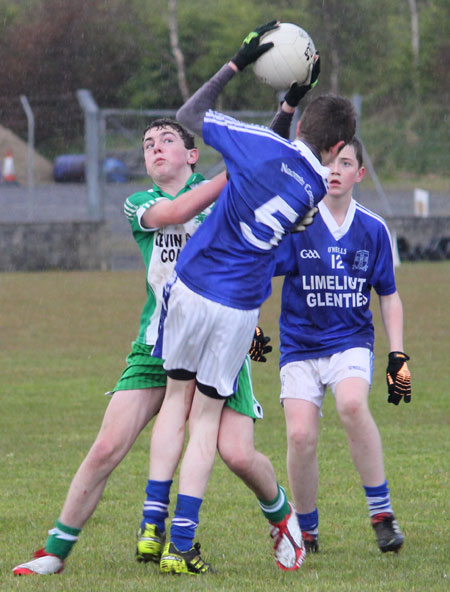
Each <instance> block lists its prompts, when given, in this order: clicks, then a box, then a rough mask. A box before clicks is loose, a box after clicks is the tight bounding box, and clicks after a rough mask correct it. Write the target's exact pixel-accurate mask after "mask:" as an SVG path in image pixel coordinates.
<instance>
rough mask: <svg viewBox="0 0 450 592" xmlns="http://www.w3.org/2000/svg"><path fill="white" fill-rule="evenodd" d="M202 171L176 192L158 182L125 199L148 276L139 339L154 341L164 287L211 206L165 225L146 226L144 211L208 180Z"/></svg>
mask: <svg viewBox="0 0 450 592" xmlns="http://www.w3.org/2000/svg"><path fill="white" fill-rule="evenodd" d="M206 182H207V181H205V178H204V177H203V176H202V175H200V174H199V173H194V174H192V175H191V176H190V177H189V179H188V180H187V182H186V185H185V186H184V187H183V189H182V190H181V191H180V192H179V193H177V195H176V196H173V195H168V194H167V193H164V192H163V191H162V190H161V189H160V188H159V187H158V186H157V185H155V184H154V185H153V188H152V189H149V190H148V191H139V192H138V193H134V194H133V195H131V196H130V197H128V199H127V200H126V201H125V204H124V212H125V215H126V217H127V218H128V221H129V223H130V224H131V229H132V232H133V237H134V239H135V241H136V242H137V244H138V246H139V249H140V251H141V254H142V258H143V260H144V264H145V268H146V277H147V302H146V303H145V306H144V308H143V310H142V314H141V320H140V326H139V335H138V337H137V341H138V342H139V343H144V344H146V345H154V344H155V341H156V337H157V333H158V325H159V317H160V314H161V303H162V291H163V288H164V285H165V284H166V282H167V280H168V279H169V278H170V276H171V275H172V271H173V269H174V267H175V263H176V262H177V259H178V256H179V254H180V252H181V250H182V249H183V247H184V246H185V244H186V241H187V240H188V239H189V238H190V237H191V236H192V235H193V234H194V232H195V231H196V230H197V228H198V227H199V226H200V224H201V223H202V222H203V220H204V219H205V218H206V217H207V216H208V215H209V214H210V213H211V211H212V206H210V207H209V208H207V209H206V210H204V211H203V212H201V213H200V214H198V215H197V216H195V217H194V218H192V219H191V220H189V221H188V222H186V223H184V224H172V225H169V226H165V227H164V228H145V227H143V226H142V223H141V220H142V216H143V214H144V213H145V212H146V210H148V209H149V208H151V207H152V206H153V205H154V204H155V203H156V202H158V201H160V200H161V199H170V200H174V199H176V197H177V196H178V195H181V194H182V193H185V192H186V191H189V190H190V189H193V188H194V187H195V186H196V185H199V184H200V183H206Z"/></svg>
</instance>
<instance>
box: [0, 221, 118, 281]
mask: <svg viewBox="0 0 450 592" xmlns="http://www.w3.org/2000/svg"><path fill="white" fill-rule="evenodd" d="M105 244H106V241H105V224H104V223H103V222H45V223H44V222H29V223H27V222H24V223H0V271H42V270H48V269H63V270H94V269H95V270H100V269H107V268H108V258H107V256H106V249H105Z"/></svg>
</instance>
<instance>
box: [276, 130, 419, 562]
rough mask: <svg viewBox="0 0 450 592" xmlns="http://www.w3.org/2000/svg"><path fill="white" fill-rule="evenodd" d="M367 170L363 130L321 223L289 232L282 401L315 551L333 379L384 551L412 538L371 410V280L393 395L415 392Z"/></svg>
mask: <svg viewBox="0 0 450 592" xmlns="http://www.w3.org/2000/svg"><path fill="white" fill-rule="evenodd" d="M363 175H364V167H363V166H362V146H361V143H360V142H359V140H358V139H357V138H354V139H353V140H352V141H351V142H350V143H349V144H347V145H346V146H345V147H344V148H343V150H342V151H341V152H340V153H339V156H338V158H337V159H336V160H335V161H334V163H333V164H332V165H331V170H330V176H329V178H328V183H329V190H328V193H327V195H326V196H325V198H324V199H323V200H322V201H321V202H320V204H319V212H318V214H317V215H316V216H315V219H314V224H313V225H312V226H310V227H309V228H308V229H306V231H305V232H301V233H297V234H293V235H291V236H289V237H287V238H286V240H284V241H283V245H282V247H281V249H279V250H278V252H277V256H278V259H279V263H278V266H277V271H276V273H277V274H281V275H286V277H285V280H284V284H283V292H282V310H281V316H280V342H281V344H280V350H281V358H280V367H281V371H280V376H281V401H282V404H283V407H284V413H285V418H286V429H287V439H288V456H287V459H288V460H287V463H288V474H289V482H290V486H291V490H292V492H293V495H294V501H295V505H296V509H297V512H298V518H299V523H300V527H301V530H302V533H303V539H304V541H305V546H306V548H307V550H309V551H312V552H315V551H317V550H318V522H319V515H318V510H317V489H318V462H317V440H318V428H319V416H320V412H321V411H320V410H321V406H322V403H323V399H324V395H325V391H326V389H327V387H330V389H331V391H332V393H333V395H334V397H335V402H336V408H337V411H338V414H339V417H340V419H341V421H342V423H343V425H344V428H345V430H346V432H347V438H348V443H349V447H350V452H351V456H352V459H353V462H354V464H355V467H356V469H357V470H358V472H359V475H360V478H361V481H362V484H363V486H364V490H365V494H366V499H367V505H368V508H369V514H370V517H371V522H372V526H373V527H374V529H375V532H376V536H377V541H378V545H379V548H380V550H381V551H383V552H386V551H398V550H399V548H400V547H401V545H402V543H403V535H402V533H401V532H400V530H399V528H398V525H397V522H396V520H395V518H394V514H393V511H392V507H391V502H390V496H389V488H388V483H387V481H386V478H385V473H384V467H383V452H382V446H381V439H380V434H379V431H378V428H377V426H376V424H375V422H374V420H373V418H372V415H371V413H370V410H369V405H368V397H369V389H370V384H371V379H372V363H373V345H374V328H373V325H372V314H371V312H370V309H369V304H370V296H371V289H372V288H373V289H374V290H375V291H376V292H377V294H378V296H379V302H380V310H381V317H382V320H383V323H384V327H385V330H386V334H387V337H388V342H389V348H390V352H391V353H390V354H389V365H388V369H387V379H388V387H389V401H390V402H393V403H395V404H398V402H399V400H400V399H401V398H404V400H405V401H406V402H408V401H409V400H410V394H411V386H410V374H409V370H408V367H407V364H406V360H408V359H409V358H408V356H407V355H406V354H404V353H403V311H402V303H401V300H400V297H399V295H398V292H397V290H396V285H395V278H394V269H393V259H392V249H391V239H390V236H389V232H388V229H387V227H386V224H385V222H384V221H383V220H382V219H381V218H380V217H379V216H377V215H376V214H374V213H373V212H371V211H369V210H368V209H366V208H364V207H362V206H361V205H359V204H358V203H357V202H356V201H355V200H354V199H353V198H352V189H353V186H354V184H355V183H359V182H360V181H361V179H362V178H363Z"/></svg>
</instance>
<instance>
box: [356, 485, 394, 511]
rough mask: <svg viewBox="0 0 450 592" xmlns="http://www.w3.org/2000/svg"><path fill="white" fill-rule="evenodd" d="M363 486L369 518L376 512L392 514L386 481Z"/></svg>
mask: <svg viewBox="0 0 450 592" xmlns="http://www.w3.org/2000/svg"><path fill="white" fill-rule="evenodd" d="M363 487H364V491H365V492H366V502H367V507H368V508H369V515H370V517H371V518H373V517H374V516H376V515H377V514H393V511H392V507H391V498H390V495H389V487H388V482H387V481H385V482H384V483H382V484H381V485H378V486H377V487H366V485H364V486H363Z"/></svg>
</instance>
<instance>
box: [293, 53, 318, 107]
mask: <svg viewBox="0 0 450 592" xmlns="http://www.w3.org/2000/svg"><path fill="white" fill-rule="evenodd" d="M315 55H316V56H317V58H316V60H315V62H314V63H313V66H312V69H311V77H310V80H309V82H308V84H304V85H302V86H300V85H299V84H298V83H297V82H293V83H292V84H291V87H290V89H289V90H288V91H287V93H286V96H285V97H284V100H285V101H286V103H287V104H288V105H289V106H290V107H297V105H298V104H299V103H300V101H301V100H302V99H303V97H304V96H305V95H306V93H307V92H308V91H309V90H311V89H312V88H314V87H315V86H316V84H317V79H318V78H319V74H320V55H319V52H318V51H316V53H315Z"/></svg>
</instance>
